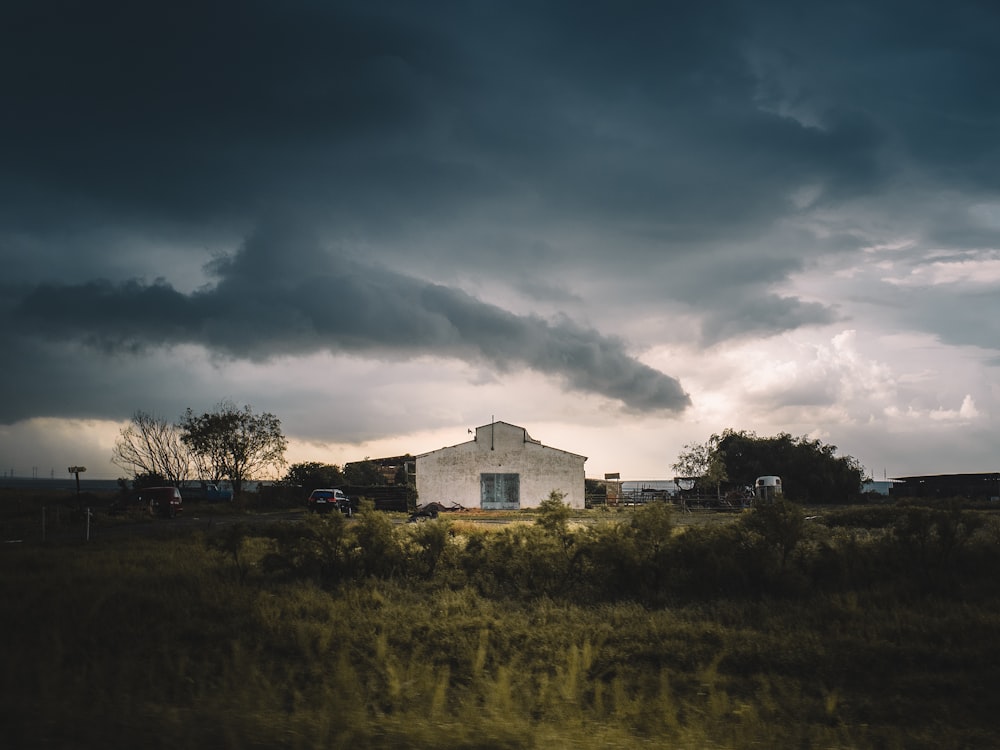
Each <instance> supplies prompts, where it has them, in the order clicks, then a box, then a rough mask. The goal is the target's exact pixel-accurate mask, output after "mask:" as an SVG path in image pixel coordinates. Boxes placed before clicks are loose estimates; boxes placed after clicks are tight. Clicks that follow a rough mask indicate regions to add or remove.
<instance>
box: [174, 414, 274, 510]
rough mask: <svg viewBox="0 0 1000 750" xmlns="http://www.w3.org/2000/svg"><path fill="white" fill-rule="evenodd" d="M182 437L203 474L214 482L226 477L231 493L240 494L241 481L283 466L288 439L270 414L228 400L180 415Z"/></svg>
mask: <svg viewBox="0 0 1000 750" xmlns="http://www.w3.org/2000/svg"><path fill="white" fill-rule="evenodd" d="M180 429H181V440H182V441H184V444H185V445H187V446H188V447H189V448H190V449H191V452H192V453H193V455H194V457H195V459H196V461H197V462H198V464H199V466H200V468H201V469H202V471H203V472H204V474H203V476H207V477H210V478H211V479H212V480H213V481H220V480H222V479H228V480H229V481H230V482H231V483H232V485H233V495H234V496H239V495H240V493H241V492H242V489H243V482H244V481H246V480H248V479H253V478H254V477H257V476H259V475H260V474H261V473H262V472H264V471H265V470H267V469H278V468H280V467H283V466H284V465H285V449H286V448H287V446H288V441H287V440H286V439H285V436H284V434H282V432H281V420H280V419H278V418H277V417H276V416H274V415H273V414H269V413H267V412H263V413H261V414H255V413H254V411H253V409H252V408H251V407H250V406H249V405H247V406H244V407H243V408H240V407H238V406H236V405H235V404H234V403H232V402H231V401H222V402H220V403H219V404H218V405H217V406H216V407H215V411H211V412H205V413H204V414H195V413H194V412H193V411H192V410H191V409H190V408H189V409H188V410H187V411H186V412H185V413H184V416H183V417H181V422H180Z"/></svg>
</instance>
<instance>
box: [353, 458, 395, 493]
mask: <svg viewBox="0 0 1000 750" xmlns="http://www.w3.org/2000/svg"><path fill="white" fill-rule="evenodd" d="M344 478H345V479H347V483H348V484H349V485H351V486H352V487H375V486H380V485H383V484H385V478H384V477H383V476H382V471H381V470H380V469H379V466H378V464H377V463H375V462H374V461H372V460H371V459H369V458H365V460H364V461H354V462H352V463H349V464H344Z"/></svg>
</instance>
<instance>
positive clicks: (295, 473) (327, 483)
mask: <svg viewBox="0 0 1000 750" xmlns="http://www.w3.org/2000/svg"><path fill="white" fill-rule="evenodd" d="M282 481H283V482H284V483H285V484H287V485H290V486H292V487H302V488H305V489H309V490H314V489H317V488H323V487H339V486H340V485H341V484H343V483H344V473H343V472H342V471H341V470H340V467H339V466H337V465H336V464H324V463H320V462H319V461H304V462H302V463H297V464H292V465H291V466H289V467H288V471H286V472H285V476H284V478H283V479H282Z"/></svg>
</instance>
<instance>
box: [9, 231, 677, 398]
mask: <svg viewBox="0 0 1000 750" xmlns="http://www.w3.org/2000/svg"><path fill="white" fill-rule="evenodd" d="M214 271H215V272H216V273H217V274H218V275H219V280H218V283H217V284H216V285H214V286H212V287H211V288H207V289H203V290H200V291H197V292H194V293H192V294H190V295H186V294H182V293H180V292H178V291H177V290H175V289H174V288H173V287H171V286H170V285H169V284H167V283H165V282H163V281H158V282H154V283H145V282H140V281H130V282H124V283H111V282H108V281H94V282H88V283H85V284H78V285H62V284H58V285H56V284H50V285H43V286H40V287H38V288H36V289H34V290H31V291H30V292H28V293H27V294H26V295H25V296H24V297H23V299H22V300H21V301H20V303H19V304H18V305H17V306H16V307H15V308H14V310H13V315H12V318H13V323H14V324H15V325H16V326H17V328H18V330H20V331H21V332H23V333H25V334H28V335H31V336H37V337H41V338H43V339H45V340H50V341H73V342H82V343H84V344H86V345H88V346H90V347H94V348H98V349H100V350H102V351H104V352H107V353H113V354H116V355H123V354H124V355H128V354H141V353H143V352H144V351H147V350H148V349H150V348H156V347H163V346H171V345H178V344H196V345H201V346H204V347H206V348H207V349H208V350H209V351H213V352H218V353H224V354H226V355H228V356H230V357H234V358H252V359H259V360H267V359H270V358H271V357H273V356H277V355H282V354H308V353H312V352H315V351H319V350H329V351H333V352H361V353H367V354H374V355H381V356H390V357H398V356H404V355H409V356H414V355H419V354H437V355H443V356H449V357H461V358H466V359H473V360H479V361H484V362H488V363H490V364H491V365H492V366H493V367H494V368H497V369H499V370H501V371H506V370H513V369H516V368H518V367H522V366H527V367H529V368H531V369H533V370H536V371H538V372H542V373H545V374H548V375H552V376H556V377H559V378H561V379H562V380H563V381H564V382H565V383H567V385H569V386H570V387H571V388H573V389H574V390H578V391H583V392H592V393H598V394H601V395H604V396H607V397H609V398H613V399H617V400H619V401H621V402H622V403H623V404H624V405H625V406H626V408H629V409H634V410H669V411H680V410H682V409H684V408H685V407H686V406H687V405H688V404H689V399H688V396H687V394H685V393H684V391H683V390H682V388H681V386H680V384H679V383H678V382H677V381H676V380H675V379H674V378H671V377H669V376H667V375H664V374H663V373H661V372H658V371H656V370H654V369H652V368H650V367H648V366H646V365H644V364H642V363H641V362H639V361H638V360H636V359H634V358H633V357H632V356H630V354H629V353H628V351H627V348H626V346H625V344H624V342H622V341H620V340H619V339H616V338H613V337H607V336H603V335H601V334H599V333H598V332H597V331H594V330H592V329H586V328H583V327H581V326H578V325H576V324H574V323H573V322H572V321H570V320H567V319H560V320H556V321H554V322H549V321H546V320H543V319H541V318H539V317H536V316H518V315H514V314H512V313H510V312H508V311H506V310H503V309H501V308H500V307H497V306H495V305H491V304H487V303H484V302H481V301H479V300H477V299H475V298H473V297H471V296H469V295H468V294H466V293H464V292H461V291H459V290H456V289H451V288H447V287H444V286H441V285H438V284H432V283H428V282H425V281H421V280H418V279H414V278H411V277H407V276H404V275H401V274H398V273H394V272H392V271H390V270H387V269H382V268H374V267H371V266H368V265H364V264H361V263H357V262H352V261H349V260H346V259H343V258H338V257H335V256H329V255H327V254H325V253H324V252H322V251H321V250H320V249H318V247H317V246H315V245H314V244H313V243H312V242H311V241H310V240H308V239H305V238H303V237H301V236H296V235H295V233H286V232H285V231H283V230H274V229H270V230H266V231H264V232H261V233H259V234H257V235H255V236H254V237H252V238H251V239H250V240H248V241H247V242H246V243H245V245H244V246H243V248H242V249H241V250H240V251H239V252H238V253H236V254H235V255H234V256H233V257H231V258H227V259H219V260H218V261H217V262H216V263H215V264H214ZM55 301H57V303H56V304H54V302H55Z"/></svg>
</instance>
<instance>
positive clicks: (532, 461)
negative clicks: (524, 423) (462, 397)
mask: <svg viewBox="0 0 1000 750" xmlns="http://www.w3.org/2000/svg"><path fill="white" fill-rule="evenodd" d="M586 460H587V459H586V458H585V457H584V456H578V455H576V454H574V453H567V452H566V451H561V450H557V449H555V448H549V447H547V446H544V445H542V444H541V443H539V442H538V441H537V440H533V439H532V438H531V436H529V435H528V433H527V432H526V431H525V430H524V429H523V428H521V427H517V426H516V425H510V424H507V423H505V422H496V423H494V424H492V425H486V426H484V427H480V428H478V429H477V430H476V439H475V440H470V441H469V442H467V443H461V444H460V445H455V446H452V447H450V448H441V449H440V450H436V451H432V452H430V453H425V454H423V455H420V456H417V459H416V461H417V495H418V502H419V503H421V504H424V503H430V502H439V503H443V504H445V505H447V504H450V503H458V504H459V505H462V506H464V507H466V508H478V507H480V499H481V498H480V484H479V475H480V474H483V473H503V474H518V475H520V495H521V507H522V508H533V507H537V506H538V504H539V503H540V502H541V501H542V500H544V499H545V498H547V497H548V496H549V493H550V492H551V491H552V490H559V491H560V492H562V493H564V494H565V497H564V498H563V502H565V503H566V504H567V505H569V506H570V507H573V508H583V507H584V468H583V464H584V462H585V461H586Z"/></svg>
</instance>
